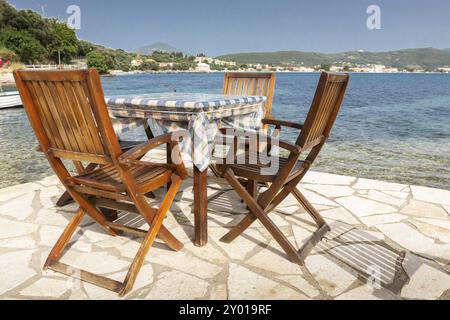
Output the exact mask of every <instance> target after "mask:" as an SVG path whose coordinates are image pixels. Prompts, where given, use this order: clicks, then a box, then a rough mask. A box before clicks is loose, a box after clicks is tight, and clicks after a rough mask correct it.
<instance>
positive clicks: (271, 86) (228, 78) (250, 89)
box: [223, 72, 276, 118]
mask: <svg viewBox="0 0 450 320" xmlns="http://www.w3.org/2000/svg"><path fill="white" fill-rule="evenodd" d="M275 82H276V74H275V73H258V72H254V73H242V72H235V73H225V79H224V83H223V94H224V95H235V96H266V97H267V102H266V103H264V106H263V107H264V115H265V118H269V117H270V114H271V111H272V103H273V96H274V91H275Z"/></svg>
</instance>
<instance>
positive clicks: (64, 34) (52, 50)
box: [48, 20, 78, 63]
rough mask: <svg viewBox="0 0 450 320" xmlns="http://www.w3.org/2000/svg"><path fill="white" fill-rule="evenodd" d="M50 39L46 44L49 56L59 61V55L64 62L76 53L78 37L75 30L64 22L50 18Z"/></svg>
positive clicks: (68, 60)
mask: <svg viewBox="0 0 450 320" xmlns="http://www.w3.org/2000/svg"><path fill="white" fill-rule="evenodd" d="M50 21H51V22H50V26H51V28H50V30H51V31H50V32H51V40H50V43H49V45H48V51H49V58H50V59H51V60H52V61H54V62H56V63H59V56H61V61H62V62H64V63H70V61H71V60H72V59H73V58H74V57H75V56H76V55H77V53H78V39H77V36H76V34H75V31H74V30H72V29H70V28H69V27H68V26H67V25H66V24H64V23H61V22H58V21H56V20H50Z"/></svg>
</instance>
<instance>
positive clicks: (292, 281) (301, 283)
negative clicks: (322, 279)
mask: <svg viewBox="0 0 450 320" xmlns="http://www.w3.org/2000/svg"><path fill="white" fill-rule="evenodd" d="M278 279H280V280H282V281H285V282H286V283H288V284H289V285H290V286H294V287H295V288H297V289H298V290H300V291H301V292H303V293H304V294H306V295H307V296H308V297H309V298H311V299H313V298H314V297H317V296H318V295H319V294H320V291H319V290H317V289H316V288H315V287H314V286H312V285H311V284H310V283H309V282H308V281H306V280H305V278H303V276H301V275H291V276H279V277H278Z"/></svg>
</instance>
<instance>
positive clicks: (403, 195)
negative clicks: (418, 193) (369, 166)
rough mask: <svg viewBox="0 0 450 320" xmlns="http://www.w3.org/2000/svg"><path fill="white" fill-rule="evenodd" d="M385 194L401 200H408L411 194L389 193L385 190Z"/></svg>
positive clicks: (401, 192)
mask: <svg viewBox="0 0 450 320" xmlns="http://www.w3.org/2000/svg"><path fill="white" fill-rule="evenodd" d="M382 192H383V193H385V194H387V195H389V196H391V197H395V198H399V199H407V198H408V196H409V192H403V191H387V190H383V191H382Z"/></svg>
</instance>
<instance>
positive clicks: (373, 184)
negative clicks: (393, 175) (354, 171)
mask: <svg viewBox="0 0 450 320" xmlns="http://www.w3.org/2000/svg"><path fill="white" fill-rule="evenodd" d="M406 187H407V185H405V184H399V183H392V182H385V181H379V180H370V179H364V178H360V179H358V181H357V182H356V184H355V185H353V189H356V190H360V189H366V190H371V189H376V190H380V191H402V190H403V189H404V188H406Z"/></svg>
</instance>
